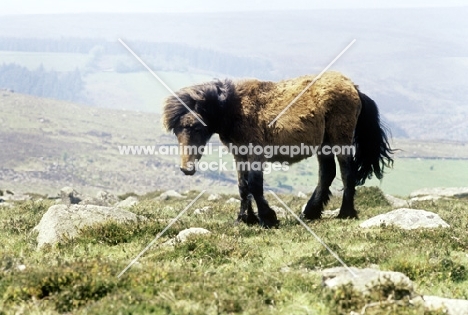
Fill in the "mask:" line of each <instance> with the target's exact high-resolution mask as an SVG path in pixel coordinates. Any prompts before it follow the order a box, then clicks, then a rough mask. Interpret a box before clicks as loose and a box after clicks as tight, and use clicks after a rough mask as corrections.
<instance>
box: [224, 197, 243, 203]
mask: <svg viewBox="0 0 468 315" xmlns="http://www.w3.org/2000/svg"><path fill="white" fill-rule="evenodd" d="M240 202H241V201H240V200H239V199H236V198H229V199H228V200H227V201H226V203H227V204H229V203H240Z"/></svg>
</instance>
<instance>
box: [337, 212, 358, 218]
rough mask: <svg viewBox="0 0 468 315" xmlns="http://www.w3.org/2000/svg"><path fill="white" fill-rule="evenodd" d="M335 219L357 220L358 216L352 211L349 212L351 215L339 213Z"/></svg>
mask: <svg viewBox="0 0 468 315" xmlns="http://www.w3.org/2000/svg"><path fill="white" fill-rule="evenodd" d="M336 218H337V219H356V220H357V219H359V218H358V215H357V212H356V211H354V212H351V213H341V211H340V213H339V214H338V215H337V217H336Z"/></svg>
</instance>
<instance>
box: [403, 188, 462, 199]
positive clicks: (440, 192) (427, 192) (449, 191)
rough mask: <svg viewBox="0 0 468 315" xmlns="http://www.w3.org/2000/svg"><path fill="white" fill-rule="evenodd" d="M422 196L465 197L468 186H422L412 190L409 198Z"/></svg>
mask: <svg viewBox="0 0 468 315" xmlns="http://www.w3.org/2000/svg"><path fill="white" fill-rule="evenodd" d="M422 196H438V197H439V198H443V197H446V198H466V197H468V187H436V188H423V189H418V190H415V191H413V192H412V193H411V194H410V197H411V198H415V197H422Z"/></svg>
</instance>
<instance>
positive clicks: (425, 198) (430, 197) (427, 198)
mask: <svg viewBox="0 0 468 315" xmlns="http://www.w3.org/2000/svg"><path fill="white" fill-rule="evenodd" d="M441 198H442V197H441V196H436V195H428V196H421V197H413V198H411V199H410V200H409V204H410V206H412V205H413V204H414V203H415V202H418V201H436V200H439V199H441Z"/></svg>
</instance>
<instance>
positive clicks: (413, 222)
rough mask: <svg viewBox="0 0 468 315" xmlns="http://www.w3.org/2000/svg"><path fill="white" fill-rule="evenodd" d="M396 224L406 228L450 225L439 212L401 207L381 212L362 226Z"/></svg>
mask: <svg viewBox="0 0 468 315" xmlns="http://www.w3.org/2000/svg"><path fill="white" fill-rule="evenodd" d="M382 224H384V225H395V226H397V227H400V228H402V229H405V230H412V229H418V228H438V227H450V225H448V224H447V222H445V221H444V220H442V219H441V218H440V217H439V215H438V214H436V213H433V212H429V211H426V210H418V209H408V208H401V209H396V210H393V211H390V212H388V213H384V214H379V215H378V216H375V217H373V218H370V219H368V220H366V221H364V222H362V223H361V224H360V225H359V226H360V227H361V228H371V227H380V226H381V225H382Z"/></svg>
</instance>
